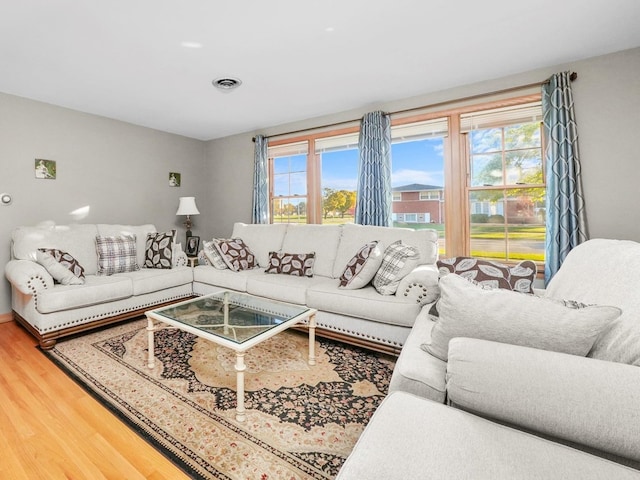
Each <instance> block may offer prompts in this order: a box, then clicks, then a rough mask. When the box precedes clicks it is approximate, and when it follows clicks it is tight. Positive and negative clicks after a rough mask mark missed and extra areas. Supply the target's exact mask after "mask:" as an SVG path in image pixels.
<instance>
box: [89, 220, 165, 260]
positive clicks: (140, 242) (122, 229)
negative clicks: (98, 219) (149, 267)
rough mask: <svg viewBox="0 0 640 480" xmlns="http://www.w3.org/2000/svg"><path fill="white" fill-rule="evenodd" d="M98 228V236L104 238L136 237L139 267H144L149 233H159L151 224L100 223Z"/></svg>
mask: <svg viewBox="0 0 640 480" xmlns="http://www.w3.org/2000/svg"><path fill="white" fill-rule="evenodd" d="M96 228H97V229H98V235H102V236H104V237H121V236H128V235H129V236H132V235H133V236H135V238H136V260H137V262H138V266H140V265H144V260H145V251H146V245H147V233H155V232H156V231H157V230H156V227H155V226H154V225H152V224H150V223H147V224H144V225H116V224H114V225H111V224H105V223H99V224H97V225H96Z"/></svg>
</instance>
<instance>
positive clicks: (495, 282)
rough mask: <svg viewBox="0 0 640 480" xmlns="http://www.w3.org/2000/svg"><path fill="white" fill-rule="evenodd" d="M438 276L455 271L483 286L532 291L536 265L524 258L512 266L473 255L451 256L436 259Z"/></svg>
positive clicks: (525, 291)
mask: <svg viewBox="0 0 640 480" xmlns="http://www.w3.org/2000/svg"><path fill="white" fill-rule="evenodd" d="M436 265H437V266H438V270H439V272H440V276H441V277H442V276H443V275H447V274H449V273H455V274H457V275H460V276H461V277H464V278H466V279H467V280H471V281H473V282H475V283H477V284H478V285H480V286H482V287H484V288H503V289H505V290H513V291H516V292H521V293H533V281H534V279H535V277H536V272H537V267H536V264H535V263H534V262H532V261H531V260H524V261H522V262H520V263H518V264H517V265H515V266H513V267H509V266H508V265H503V264H502V263H499V262H494V261H491V260H483V259H480V258H473V257H453V258H445V259H442V260H438V262H437V263H436Z"/></svg>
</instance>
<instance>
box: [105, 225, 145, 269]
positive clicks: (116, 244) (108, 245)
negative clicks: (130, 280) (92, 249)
mask: <svg viewBox="0 0 640 480" xmlns="http://www.w3.org/2000/svg"><path fill="white" fill-rule="evenodd" d="M96 250H97V251H98V275H113V274H114V273H122V272H134V271H136V270H139V269H140V267H139V265H138V260H137V258H138V257H137V249H136V237H135V236H134V235H123V236H120V237H103V236H101V235H98V236H96Z"/></svg>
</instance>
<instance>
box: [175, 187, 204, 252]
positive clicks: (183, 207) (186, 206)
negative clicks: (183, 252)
mask: <svg viewBox="0 0 640 480" xmlns="http://www.w3.org/2000/svg"><path fill="white" fill-rule="evenodd" d="M199 214H200V211H199V210H198V207H196V197H180V204H179V205H178V211H177V212H176V215H186V216H187V219H186V220H185V221H184V226H185V227H186V228H187V242H188V241H189V237H190V236H191V227H192V223H191V215H199Z"/></svg>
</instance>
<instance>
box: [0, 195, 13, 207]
mask: <svg viewBox="0 0 640 480" xmlns="http://www.w3.org/2000/svg"><path fill="white" fill-rule="evenodd" d="M12 201H13V198H11V195H9V194H8V193H0V203H2V205H11V202H12Z"/></svg>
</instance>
